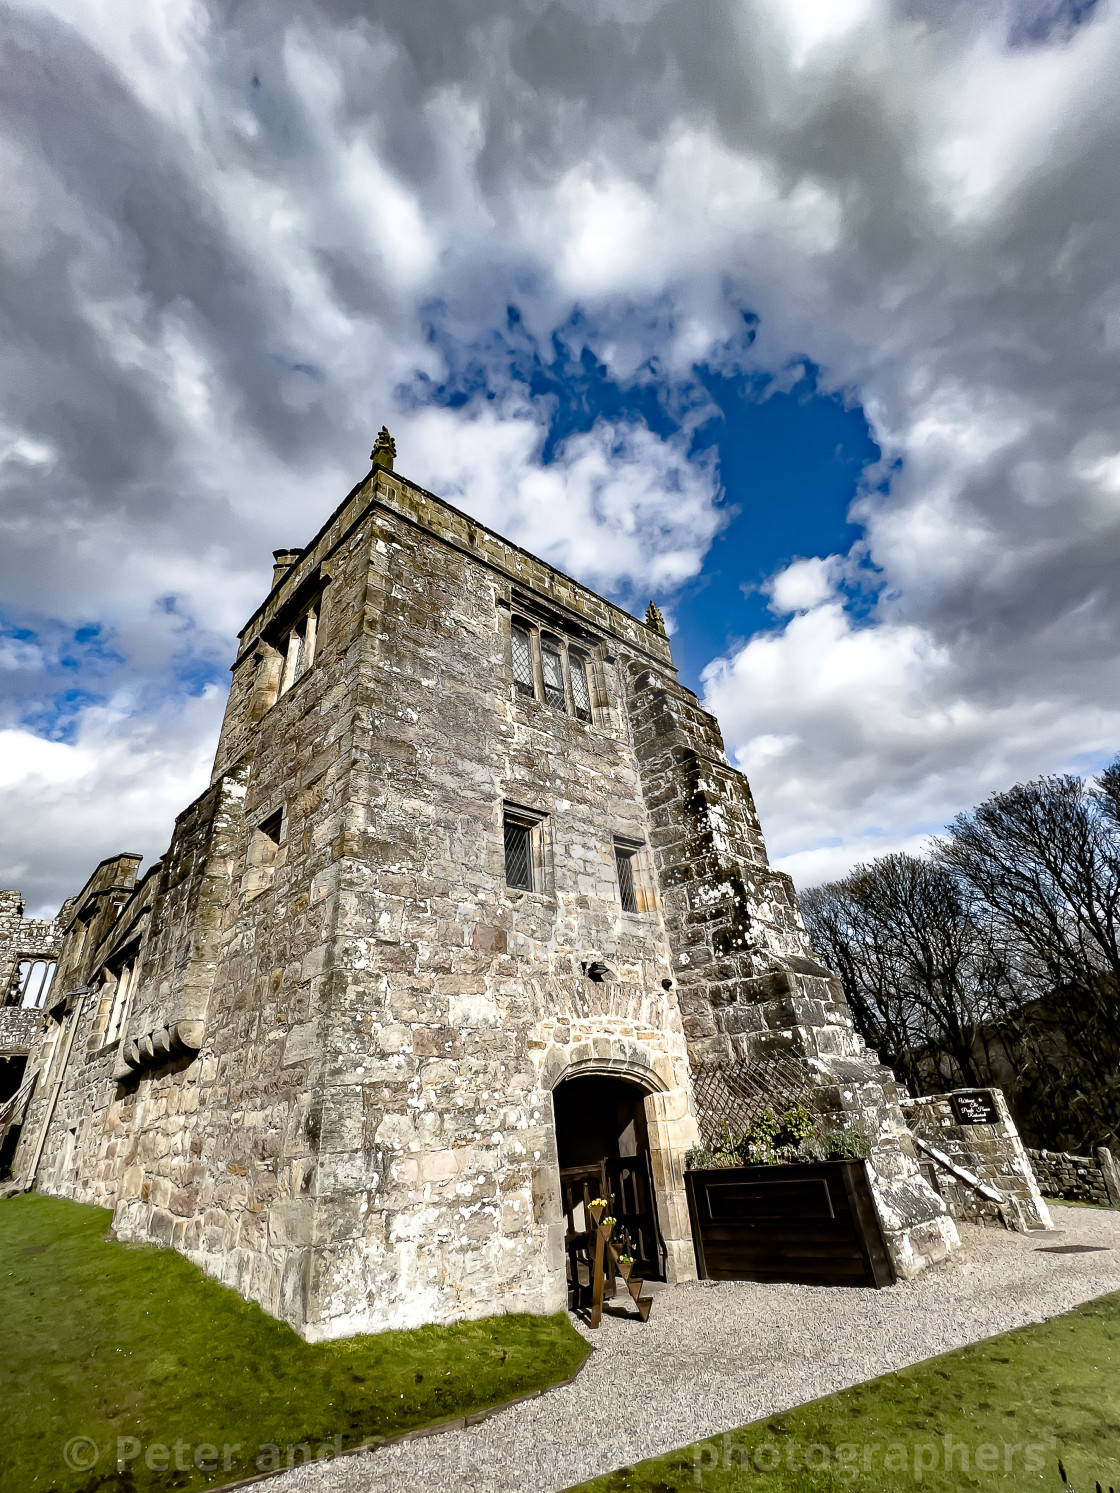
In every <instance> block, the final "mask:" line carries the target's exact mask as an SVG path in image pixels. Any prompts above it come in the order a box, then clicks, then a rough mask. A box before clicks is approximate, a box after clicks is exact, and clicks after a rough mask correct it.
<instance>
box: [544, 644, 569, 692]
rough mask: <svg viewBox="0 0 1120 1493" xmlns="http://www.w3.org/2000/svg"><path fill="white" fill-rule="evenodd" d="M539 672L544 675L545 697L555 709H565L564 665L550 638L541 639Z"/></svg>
mask: <svg viewBox="0 0 1120 1493" xmlns="http://www.w3.org/2000/svg"><path fill="white" fill-rule="evenodd" d="M541 673H542V674H543V675H544V697H545V699H546V700H547V701H548V703H549V704H550V705H551V706H553V707H554V708H555V709H556V710H566V709H567V708H568V702H567V698H566V696H565V694H564V665H563V663H562V662H561V660H560V649H559V647H558V646H557V644H556V643H554V642H553V641H552V639H551V638H542V639H541Z"/></svg>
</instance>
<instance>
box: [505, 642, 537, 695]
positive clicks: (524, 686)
mask: <svg viewBox="0 0 1120 1493" xmlns="http://www.w3.org/2000/svg"><path fill="white" fill-rule="evenodd" d="M511 637H512V640H513V682H514V684H515V685H516V686H517V693H518V694H519V695H528V696H529V698H530V699H532V698H533V697H534V696H535V695H536V693H537V688H536V684H535V682H534V679H533V643H532V639H531V638H530V637H529V634H528V632H527V631H526V629H525V628H523V627H518V626H517V625H516V623H515V624H514V626H513V628H512V631H511Z"/></svg>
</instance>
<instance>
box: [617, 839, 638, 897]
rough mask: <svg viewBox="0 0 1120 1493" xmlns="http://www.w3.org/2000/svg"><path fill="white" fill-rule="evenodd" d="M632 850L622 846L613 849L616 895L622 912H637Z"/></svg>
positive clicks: (634, 853)
mask: <svg viewBox="0 0 1120 1493" xmlns="http://www.w3.org/2000/svg"><path fill="white" fill-rule="evenodd" d="M636 854H637V852H636V851H634V850H628V849H627V848H626V847H625V846H623V845H616V846H615V847H614V859H615V865H616V866H617V867H618V895H619V899H620V900H621V902H622V910H623V912H637V910H638V898H637V894H636V891H635V888H634V857H635V855H636Z"/></svg>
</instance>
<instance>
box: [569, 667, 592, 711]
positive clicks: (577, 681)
mask: <svg viewBox="0 0 1120 1493" xmlns="http://www.w3.org/2000/svg"><path fill="white" fill-rule="evenodd" d="M568 667H569V671H570V674H571V680H572V709H573V710H574V711H575V713H576V715H577V716H578V717H579V719H580V720H581V721H589V720H590V719H591V695H590V692H589V691H588V688H587V660H586V659H585V658H584V656H583V654H582V653H574V652H572V651H570V650H569V653H568Z"/></svg>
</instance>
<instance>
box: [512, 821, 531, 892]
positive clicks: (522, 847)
mask: <svg viewBox="0 0 1120 1493" xmlns="http://www.w3.org/2000/svg"><path fill="white" fill-rule="evenodd" d="M505 838H506V885H507V886H509V887H513V888H515V889H516V890H518V891H522V892H531V891H532V890H533V831H532V830H531V829H530V827H529V826H528V825H527V824H518V822H517V821H516V820H515V819H507V820H506V821H505Z"/></svg>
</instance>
